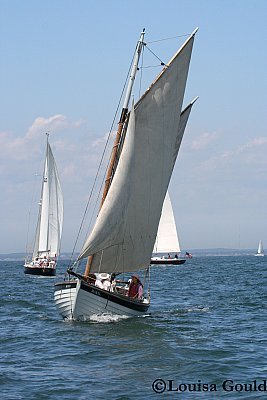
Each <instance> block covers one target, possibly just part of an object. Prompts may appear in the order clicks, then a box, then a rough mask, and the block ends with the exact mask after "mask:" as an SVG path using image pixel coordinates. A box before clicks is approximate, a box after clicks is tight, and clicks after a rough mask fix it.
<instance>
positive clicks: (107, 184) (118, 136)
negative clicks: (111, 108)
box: [84, 29, 145, 276]
mask: <svg viewBox="0 0 267 400" xmlns="http://www.w3.org/2000/svg"><path fill="white" fill-rule="evenodd" d="M144 36H145V29H143V32H142V33H141V36H140V39H139V41H138V42H137V45H136V49H135V54H134V59H133V66H132V70H131V74H130V79H129V83H128V87H127V90H126V94H125V99H124V103H123V107H122V111H121V116H120V120H119V124H118V129H117V133H116V137H115V141H114V145H113V148H112V152H111V157H110V162H109V166H108V170H107V176H106V180H105V185H104V190H103V195H102V199H101V203H100V209H101V207H102V205H103V203H104V201H105V198H106V196H107V194H108V190H109V187H110V183H111V177H112V171H113V168H114V164H115V160H116V156H117V152H118V147H119V143H120V139H121V133H122V129H123V125H124V122H125V120H126V116H127V113H128V106H129V101H130V97H131V94H132V89H133V84H134V80H135V76H136V73H137V70H138V63H139V59H140V55H141V51H142V48H143V45H144ZM92 259H93V256H92V255H91V256H89V257H88V260H87V264H86V268H85V272H84V275H85V276H88V275H89V273H90V266H91V263H92Z"/></svg>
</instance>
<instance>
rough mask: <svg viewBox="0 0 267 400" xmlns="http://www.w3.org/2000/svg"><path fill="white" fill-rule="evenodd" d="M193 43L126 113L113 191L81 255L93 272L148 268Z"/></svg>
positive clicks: (188, 43) (177, 135) (176, 139)
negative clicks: (125, 129)
mask: <svg viewBox="0 0 267 400" xmlns="http://www.w3.org/2000/svg"><path fill="white" fill-rule="evenodd" d="M193 42H194V34H193V35H192V36H190V38H189V39H188V40H187V41H186V42H185V44H184V45H183V46H182V48H181V49H180V50H179V51H178V52H177V54H176V55H175V56H174V57H173V59H172V60H171V62H170V63H169V64H168V65H167V67H166V68H165V69H164V70H163V72H162V73H161V74H160V76H159V77H158V78H157V79H156V80H155V82H154V83H153V84H152V85H151V87H150V88H149V89H148V90H147V92H146V93H145V94H144V96H143V97H142V98H141V99H140V100H139V102H138V103H137V104H136V105H135V107H134V108H133V109H132V111H131V113H130V120H129V124H128V128H127V133H126V136H125V142H124V145H123V148H122V152H121V156H120V159H119V162H118V166H117V169H116V172H115V175H114V178H113V180H112V184H111V187H110V189H109V192H108V194H107V197H106V199H105V202H104V204H103V206H102V208H101V210H100V212H99V215H98V218H97V220H96V223H95V226H94V228H93V230H92V232H91V234H90V235H89V237H88V239H87V240H86V242H85V244H84V246H83V249H82V251H81V254H80V256H79V259H81V258H84V257H87V256H89V255H94V256H93V260H92V264H91V269H90V271H91V272H99V271H104V272H113V271H117V272H123V271H134V270H137V269H140V268H145V267H147V266H148V265H149V264H150V257H151V254H152V250H153V246H154V243H155V239H156V234H157V228H158V224H159V219H160V215H161V209H162V205H163V201H164V198H165V195H166V192H167V188H168V185H169V181H170V177H171V174H172V170H173V167H174V163H175V160H176V157H177V153H178V150H179V147H180V143H181V140H182V134H183V132H181V129H180V114H181V107H182V102H183V97H184V91H185V85H186V80H187V75H188V69H189V63H190V58H191V52H192V46H193ZM190 108H191V107H190V106H189V111H188V115H189V112H190ZM185 124H186V122H185Z"/></svg>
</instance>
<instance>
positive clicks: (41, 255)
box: [24, 134, 63, 276]
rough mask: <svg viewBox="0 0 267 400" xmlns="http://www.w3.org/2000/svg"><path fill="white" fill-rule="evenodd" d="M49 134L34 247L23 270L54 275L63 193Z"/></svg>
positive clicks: (60, 231)
mask: <svg viewBox="0 0 267 400" xmlns="http://www.w3.org/2000/svg"><path fill="white" fill-rule="evenodd" d="M46 135H47V141H46V156H45V162H44V170H43V177H42V190H41V199H40V202H39V214H38V220H37V228H36V232H35V240H34V248H33V253H32V256H31V257H27V258H26V260H25V264H24V273H25V274H32V275H44V276H54V275H56V265H57V259H58V257H59V252H60V243H61V235H62V225H63V196H62V190H61V186H60V181H59V176H58V171H57V166H56V162H55V159H54V156H53V153H52V150H51V147H50V144H49V135H48V134H46Z"/></svg>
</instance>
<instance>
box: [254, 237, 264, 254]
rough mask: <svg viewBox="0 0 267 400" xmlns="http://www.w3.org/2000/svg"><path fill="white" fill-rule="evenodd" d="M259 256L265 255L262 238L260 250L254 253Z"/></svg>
mask: <svg viewBox="0 0 267 400" xmlns="http://www.w3.org/2000/svg"><path fill="white" fill-rule="evenodd" d="M254 255H255V256H257V257H263V256H264V250H263V245H262V241H261V240H260V242H259V247H258V252H257V253H256V254H254Z"/></svg>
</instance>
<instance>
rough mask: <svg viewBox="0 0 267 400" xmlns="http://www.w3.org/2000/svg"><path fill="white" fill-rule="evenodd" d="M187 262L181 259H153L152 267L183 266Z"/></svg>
mask: <svg viewBox="0 0 267 400" xmlns="http://www.w3.org/2000/svg"><path fill="white" fill-rule="evenodd" d="M185 262H186V260H179V259H168V258H166V259H158V260H156V259H155V260H153V258H152V259H151V262H150V265H181V264H184V263H185Z"/></svg>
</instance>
